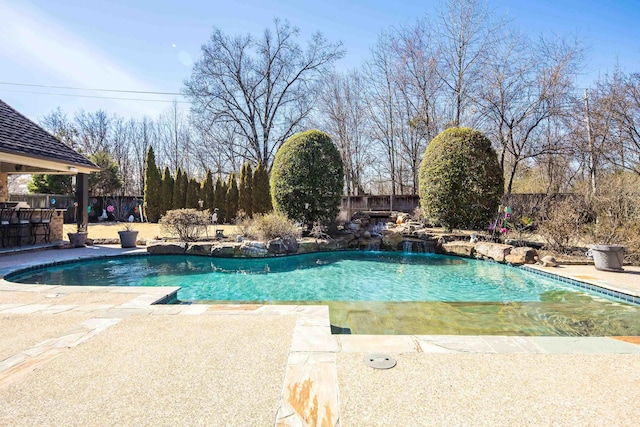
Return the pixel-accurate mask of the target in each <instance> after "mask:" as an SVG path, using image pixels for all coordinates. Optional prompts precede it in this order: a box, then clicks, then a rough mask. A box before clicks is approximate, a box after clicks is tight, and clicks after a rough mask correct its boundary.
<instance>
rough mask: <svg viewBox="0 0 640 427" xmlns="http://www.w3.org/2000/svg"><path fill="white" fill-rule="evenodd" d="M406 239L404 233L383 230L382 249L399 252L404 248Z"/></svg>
mask: <svg viewBox="0 0 640 427" xmlns="http://www.w3.org/2000/svg"><path fill="white" fill-rule="evenodd" d="M403 240H404V237H403V236H402V233H397V232H395V231H392V230H382V247H383V248H384V249H391V250H398V249H400V248H402V241H403Z"/></svg>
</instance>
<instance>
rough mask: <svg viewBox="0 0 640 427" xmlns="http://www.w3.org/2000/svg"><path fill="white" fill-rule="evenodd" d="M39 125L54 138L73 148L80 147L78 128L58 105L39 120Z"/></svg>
mask: <svg viewBox="0 0 640 427" xmlns="http://www.w3.org/2000/svg"><path fill="white" fill-rule="evenodd" d="M40 125H41V126H42V127H43V128H45V129H46V130H48V131H49V132H50V133H51V134H52V135H54V136H55V137H56V138H58V139H59V140H61V141H62V142H64V143H65V144H66V145H67V146H69V147H71V148H73V149H74V150H78V149H80V146H79V143H78V130H77V129H76V127H75V125H74V123H73V122H71V121H70V120H69V119H68V118H67V115H66V113H64V112H63V111H62V109H61V108H60V107H58V108H56V109H55V110H53V111H52V112H51V113H49V114H47V115H46V116H44V117H43V118H42V120H40Z"/></svg>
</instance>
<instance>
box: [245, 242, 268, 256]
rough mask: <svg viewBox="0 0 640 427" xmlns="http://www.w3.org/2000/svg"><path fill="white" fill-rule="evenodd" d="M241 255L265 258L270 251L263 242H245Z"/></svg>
mask: <svg viewBox="0 0 640 427" xmlns="http://www.w3.org/2000/svg"><path fill="white" fill-rule="evenodd" d="M240 253H241V254H242V255H244V256H247V257H263V256H266V255H267V254H268V253H269V251H268V250H267V246H266V245H265V244H264V243H262V242H243V243H242V245H241V246H240Z"/></svg>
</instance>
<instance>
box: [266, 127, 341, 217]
mask: <svg viewBox="0 0 640 427" xmlns="http://www.w3.org/2000/svg"><path fill="white" fill-rule="evenodd" d="M343 187H344V168H343V165H342V159H341V158H340V153H339V152H338V149H337V148H336V146H335V145H334V144H333V141H332V140H331V138H330V137H329V135H327V134H326V133H324V132H320V131H318V130H310V131H307V132H302V133H298V134H296V135H293V136H292V137H290V138H289V139H288V140H286V141H285V142H284V144H282V146H281V147H280V149H279V150H278V152H277V153H276V156H275V159H274V161H273V167H272V170H271V197H272V202H273V207H274V209H276V210H277V211H280V212H283V213H284V214H285V215H287V217H289V218H290V219H292V220H294V221H299V222H301V223H302V224H303V225H304V226H306V227H307V228H310V227H311V226H312V225H313V224H314V223H316V222H320V223H323V224H329V223H331V222H334V221H335V219H336V217H337V215H338V210H339V208H340V198H341V196H342V192H343Z"/></svg>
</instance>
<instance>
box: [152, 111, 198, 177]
mask: <svg viewBox="0 0 640 427" xmlns="http://www.w3.org/2000/svg"><path fill="white" fill-rule="evenodd" d="M156 127H157V129H156V138H157V146H156V147H155V149H156V152H158V164H165V165H167V166H169V169H170V170H171V172H172V173H173V174H174V175H175V173H176V171H177V170H178V168H181V169H182V170H183V172H187V175H189V176H191V175H192V173H193V170H192V169H193V165H192V163H191V144H190V142H191V135H190V129H189V122H188V121H187V120H186V119H185V117H184V113H183V111H182V110H181V109H180V108H179V106H178V103H177V102H175V101H174V102H173V103H172V104H171V106H170V107H169V108H168V109H166V110H165V111H164V112H163V113H162V114H160V116H159V117H158V119H157V120H156Z"/></svg>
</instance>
